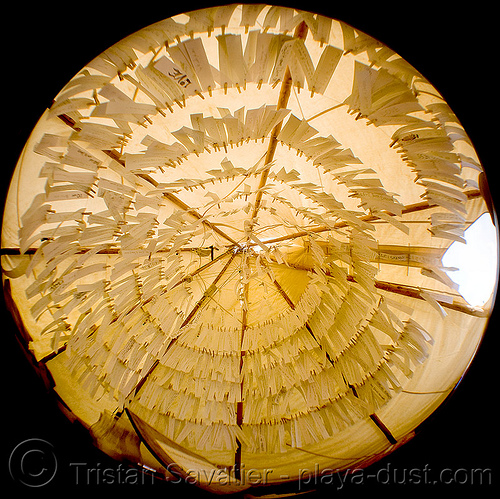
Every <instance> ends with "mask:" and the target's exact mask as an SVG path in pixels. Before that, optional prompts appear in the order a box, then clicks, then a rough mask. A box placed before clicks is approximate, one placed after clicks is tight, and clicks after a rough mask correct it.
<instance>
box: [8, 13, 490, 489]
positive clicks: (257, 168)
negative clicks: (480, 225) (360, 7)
mask: <svg viewBox="0 0 500 499" xmlns="http://www.w3.org/2000/svg"><path fill="white" fill-rule="evenodd" d="M287 86H290V91H289V94H287ZM480 172H482V168H481V166H480V164H479V161H478V158H477V156H476V153H475V151H474V148H473V146H472V144H471V143H470V141H469V139H468V137H467V134H466V132H465V131H464V130H463V128H462V126H461V124H460V122H459V121H458V119H457V117H456V116H455V115H454V114H453V112H452V111H451V110H450V109H449V107H448V106H447V104H446V103H445V102H444V100H443V98H442V97H441V95H440V94H439V93H438V92H437V91H436V90H435V89H434V88H433V87H432V86H431V85H430V84H429V83H428V82H427V81H426V80H425V78H424V77H423V76H422V75H420V74H419V73H418V71H417V70H415V69H414V68H412V67H411V66H410V65H409V64H407V63H406V62H405V61H404V60H402V59H401V58H400V57H399V56H398V55H397V54H395V53H393V52H392V51H391V50H390V49H388V48H387V47H384V46H383V45H382V44H380V43H379V42H377V41H376V40H374V39H372V38H370V37H369V36H367V35H365V34H363V33H360V32H358V31H356V30H355V29H354V28H352V27H350V26H347V25H345V24H343V23H341V22H338V21H334V20H331V19H328V18H325V17H322V16H319V15H316V14H312V13H309V12H303V11H295V10H292V9H288V8H284V7H271V6H266V5H253V4H252V5H229V6H223V7H214V8H210V9H206V10H201V11H196V12H191V13H187V14H183V15H181V16H177V17H175V18H172V19H167V20H165V21H161V22H159V23H157V24H154V25H152V26H150V27H147V28H145V29H144V30H141V31H139V32H137V33H135V34H133V35H131V36H130V37H128V38H126V39H125V40H123V41H121V42H119V43H118V44H116V45H114V46H113V47H111V48H109V49H108V50H106V51H105V52H103V54H102V55H101V56H99V57H97V58H96V59H95V60H93V61H92V62H91V63H89V65H88V66H87V67H85V68H83V69H82V71H80V72H79V73H78V74H77V75H76V76H75V77H74V78H73V79H72V80H71V81H70V82H69V83H68V84H67V85H66V87H64V88H63V89H62V90H61V92H60V93H59V94H58V95H57V96H56V97H55V101H54V103H53V105H52V107H51V108H50V109H48V110H47V111H46V112H45V113H44V115H43V116H42V117H41V119H40V121H39V123H38V124H37V126H36V127H35V129H34V130H33V133H32V136H31V137H30V139H29V141H28V143H27V144H26V147H25V150H24V151H23V154H22V156H21V159H20V161H19V163H18V165H17V168H16V171H15V173H14V176H13V179H12V183H11V188H10V190H9V194H8V198H7V202H6V209H5V214H4V220H3V227H2V248H4V249H3V255H2V268H3V271H4V279H9V280H10V285H11V288H12V297H13V300H14V303H15V304H16V306H17V308H18V310H19V313H20V315H21V318H22V321H23V323H24V325H25V327H26V329H27V331H28V332H29V334H30V335H31V338H32V341H31V342H30V344H29V348H30V349H31V350H32V351H33V352H34V354H35V356H36V358H37V359H38V360H39V361H40V362H46V363H47V366H48V368H49V370H50V372H51V373H52V375H53V376H54V379H55V381H56V387H55V389H56V391H57V392H58V394H59V395H60V396H61V397H62V398H63V399H64V400H65V401H66V403H67V404H68V405H69V407H70V408H71V410H72V411H73V412H74V414H75V415H76V417H77V418H79V419H80V420H81V421H82V422H83V423H84V424H85V425H86V426H88V427H89V428H90V431H91V432H92V435H93V436H94V438H95V439H96V441H97V443H98V445H99V446H101V448H103V449H104V450H105V451H106V452H108V453H110V454H111V455H113V456H115V457H116V456H119V455H123V456H124V457H127V458H129V459H132V458H133V459H135V460H136V461H138V462H141V461H142V462H144V463H146V464H147V465H148V466H151V462H152V461H154V460H155V459H156V460H157V461H158V462H157V463H156V466H157V467H158V468H161V469H163V470H165V469H166V467H167V465H168V464H169V462H167V461H169V460H170V461H171V462H176V464H177V465H178V466H180V468H181V469H182V472H183V473H184V476H186V475H185V474H186V472H187V470H188V469H189V468H190V467H191V468H192V467H193V466H194V467H195V468H196V469H197V470H198V471H199V473H198V477H200V476H201V475H203V474H204V475H203V476H205V477H206V476H207V475H206V474H207V473H208V474H209V475H210V473H212V475H210V476H213V473H214V470H224V471H221V472H220V476H219V475H217V476H218V483H217V484H215V483H214V482H215V481H212V482H210V481H208V482H207V480H205V481H203V480H202V479H200V485H201V486H203V487H206V488H209V489H213V490H216V489H217V491H218V492H228V493H229V492H234V491H235V490H239V489H244V488H246V487H248V484H249V482H248V480H245V478H249V477H248V474H247V475H245V473H246V472H245V471H244V470H242V472H241V473H242V475H241V476H238V472H237V471H235V468H237V467H238V465H239V464H244V468H246V470H249V469H252V470H258V471H259V473H261V474H262V475H261V476H264V474H265V477H266V480H268V482H269V483H274V482H279V481H280V476H284V475H287V476H289V477H291V478H297V477H298V474H299V470H301V469H305V468H310V469H311V470H313V469H315V465H316V464H317V465H319V467H320V468H323V467H325V468H333V469H342V468H346V467H349V466H351V465H353V464H356V465H359V466H362V465H363V464H364V463H368V462H371V461H372V460H373V459H376V458H377V457H380V456H381V455H383V453H385V452H390V451H391V450H393V448H395V444H394V443H391V441H390V438H394V439H395V440H396V441H398V442H403V441H404V440H405V438H407V436H408V435H410V434H411V432H412V431H413V430H414V429H415V428H416V427H417V426H418V425H419V424H420V423H421V422H422V421H423V420H424V419H425V418H426V417H427V416H428V415H429V414H430V413H431V412H432V411H433V410H435V408H436V407H437V406H438V405H439V404H440V403H441V401H442V400H443V399H444V398H445V397H446V395H447V394H448V393H449V392H450V391H451V390H452V389H453V387H454V385H455V384H456V383H457V381H458V380H459V379H460V377H461V375H462V374H463V372H464V370H465V368H466V367H467V365H468V364H469V362H470V360H471V358H472V356H473V354H474V352H475V349H476V348H477V345H478V343H479V341H480V339H481V337H482V333H483V330H484V327H485V323H486V321H487V316H488V310H487V309H480V308H473V307H471V306H470V305H468V304H467V303H466V302H465V300H464V299H463V298H462V297H461V296H460V294H459V293H458V291H457V287H456V286H455V285H454V283H453V281H452V280H451V279H450V278H449V277H448V274H447V273H446V272H445V269H443V268H442V263H441V258H442V255H443V253H444V251H445V250H446V249H447V248H448V246H449V245H450V244H451V243H452V242H453V241H463V232H464V230H465V229H466V228H467V227H468V225H469V224H471V223H473V222H474V221H475V220H476V219H477V218H478V217H479V216H480V215H481V214H482V213H484V212H486V211H487V209H486V205H485V203H484V201H483V198H482V196H481V193H480V191H479V188H478V175H479V173H480ZM112 414H114V416H115V417H116V419H115V418H113V417H112V416H111V415H112ZM127 414H128V415H129V416H130V419H131V421H130V422H129V421H128V418H127ZM373 414H376V415H377V417H378V420H379V421H382V424H383V425H385V427H386V430H387V431H388V432H389V435H390V436H391V435H392V437H390V438H389V437H388V436H387V434H385V433H384V430H383V427H381V426H380V425H378V426H377V424H376V423H374V418H371V417H370V416H372V415H373ZM130 423H132V425H134V429H133V428H132V425H131V424H130ZM136 433H138V435H137V434H136ZM386 433H387V432H386ZM138 436H139V437H140V439H141V440H142V442H143V444H145V446H146V447H144V445H143V446H142V447H141V446H140V445H139V441H138V439H137V437H138ZM396 445H397V444H396ZM146 448H147V450H146ZM141 449H142V450H141ZM151 449H156V453H153V454H151V452H150V451H151ZM183 449H184V450H183ZM183 452H184V454H183ZM200 463H201V464H200ZM203 463H205V464H206V463H210V464H209V465H208V464H207V465H206V466H207V467H204V466H205V464H203ZM200 470H203V473H201V471H200ZM165 472H166V471H165ZM219 479H220V480H219ZM224 480H226V481H229V482H231V483H230V485H231V486H227V487H224V486H223V485H221V483H222V481H224Z"/></svg>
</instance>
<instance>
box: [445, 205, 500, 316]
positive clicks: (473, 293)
mask: <svg viewBox="0 0 500 499" xmlns="http://www.w3.org/2000/svg"><path fill="white" fill-rule="evenodd" d="M464 238H465V240H466V241H467V244H463V243H460V242H454V243H452V244H451V245H450V247H449V248H448V250H447V251H446V253H445V254H444V256H443V259H442V262H443V265H444V266H445V267H456V268H458V270H453V271H448V275H449V276H450V278H451V279H453V281H455V282H456V283H457V284H458V285H459V292H460V294H461V295H462V296H463V297H464V299H465V300H466V301H467V302H468V303H469V304H470V305H471V306H473V307H481V306H483V305H484V304H485V303H487V302H488V301H489V300H490V298H491V296H492V293H493V292H494V291H495V286H496V281H497V272H498V264H497V258H498V241H497V233H496V229H495V226H494V225H493V224H492V222H491V217H490V215H489V214H488V213H485V214H484V215H481V216H480V217H479V218H478V219H477V220H476V221H475V222H474V223H473V224H472V225H471V226H470V227H469V228H468V229H467V230H466V231H465V234H464Z"/></svg>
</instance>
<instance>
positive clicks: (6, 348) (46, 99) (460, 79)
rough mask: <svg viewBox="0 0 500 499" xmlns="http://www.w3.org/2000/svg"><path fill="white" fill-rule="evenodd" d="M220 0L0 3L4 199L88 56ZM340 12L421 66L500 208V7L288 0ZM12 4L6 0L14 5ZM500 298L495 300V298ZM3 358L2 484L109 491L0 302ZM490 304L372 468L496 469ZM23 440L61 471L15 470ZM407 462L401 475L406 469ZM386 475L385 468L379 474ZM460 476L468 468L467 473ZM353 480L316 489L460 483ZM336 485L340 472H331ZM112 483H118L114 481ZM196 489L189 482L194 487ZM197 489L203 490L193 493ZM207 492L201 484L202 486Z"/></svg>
mask: <svg viewBox="0 0 500 499" xmlns="http://www.w3.org/2000/svg"><path fill="white" fill-rule="evenodd" d="M215 4H216V3H213V2H192V1H187V2H165V1H162V2H154V1H150V2H148V1H143V2H133V3H131V2H123V3H122V2H119V1H117V2H107V1H106V2H67V3H64V4H63V3H59V2H44V3H34V2H30V3H29V5H26V4H25V3H21V2H14V3H10V2H9V4H8V6H7V4H6V5H4V8H3V10H2V37H3V38H4V40H3V43H2V45H1V46H2V58H3V61H2V73H1V75H2V76H1V79H2V80H1V85H2V87H1V88H2V95H1V97H0V110H1V111H2V114H3V120H2V138H3V140H2V141H1V145H0V147H1V158H2V159H1V161H2V164H1V165H0V171H1V180H2V182H1V188H2V193H1V199H4V198H5V195H6V192H7V188H8V183H9V181H10V175H11V174H12V171H13V169H14V167H15V164H16V162H17V159H18V156H19V154H20V152H21V149H22V147H23V145H24V143H25V142H26V140H27V138H28V136H29V134H30V132H31V130H32V129H33V127H34V126H35V124H36V122H37V121H38V119H39V117H40V116H41V115H42V113H43V112H44V110H45V108H46V107H47V106H49V105H50V103H51V101H52V99H53V97H54V96H55V95H56V94H57V93H58V92H59V90H60V89H61V88H62V87H63V86H64V85H65V84H66V83H67V82H68V81H69V80H70V79H71V78H72V77H73V76H74V75H75V74H76V73H77V72H78V71H79V70H80V69H81V68H82V67H83V66H84V65H85V64H86V63H88V62H89V61H90V60H91V59H93V58H94V57H95V56H97V55H99V54H100V53H101V52H102V51H104V50H105V49H107V48H108V47H109V46H111V45H112V44H113V43H115V42H117V41H119V40H121V39H122V38H124V37H125V36H127V35H129V34H131V33H132V32H134V31H137V30H139V29H141V28H143V27H145V26H147V25H149V24H152V23H153V22H156V21H159V20H161V19H164V18H166V17H169V16H171V15H174V14H177V13H180V12H183V11H189V10H194V9H196V8H201V7H204V6H209V5H215ZM280 4H281V5H286V6H291V7H297V8H301V9H304V10H310V11H313V12H318V13H320V14H324V15H327V16H329V17H333V18H336V19H339V20H342V21H344V22H347V23H349V24H351V25H352V26H354V27H356V28H358V29H360V30H361V31H364V32H366V33H368V34H370V35H371V36H373V37H375V38H377V39H378V40H380V41H382V42H383V43H385V44H386V45H388V46H389V47H390V48H392V49H393V50H395V51H396V52H397V53H399V54H400V55H401V56H402V57H403V58H404V59H406V60H407V61H408V62H409V63H410V64H412V65H413V66H415V67H416V68H417V69H418V70H419V71H420V72H421V73H422V74H423V75H424V76H425V77H426V78H427V79H429V80H430V81H431V83H433V85H434V86H435V87H436V88H437V89H438V90H439V91H440V92H441V93H442V94H443V95H444V97H445V99H446V101H447V102H448V104H449V105H450V106H451V108H452V109H453V111H454V112H455V113H456V114H457V116H458V117H459V119H460V120H461V122H462V124H463V125H464V127H465V129H466V130H467V132H468V134H469V136H470V137H471V139H472V141H473V143H474V145H475V147H476V150H477V151H478V154H479V157H480V159H481V161H482V164H483V166H484V168H485V170H486V173H487V175H488V177H489V182H490V188H491V190H492V193H493V196H494V199H495V200H496V203H497V206H498V200H497V199H496V198H497V195H496V192H497V182H498V179H497V176H496V175H497V169H498V142H499V139H500V136H499V130H498V118H497V115H498V111H499V109H498V107H499V106H498V102H499V90H498V81H499V77H498V73H497V71H496V66H497V60H498V57H499V44H498V32H499V26H498V24H497V19H498V16H497V10H498V9H495V3H494V2H470V3H465V2H453V3H451V2H425V3H424V2H370V3H366V4H365V3H364V2H361V3H360V2H346V1H344V2H342V3H341V2H332V3H331V4H329V3H325V2H324V0H323V1H309V2H304V1H303V2H286V3H284V2H283V3H280ZM7 7H8V8H7ZM497 308H498V307H497ZM1 314H2V315H1V318H2V322H1V329H0V335H1V336H2V343H1V344H2V346H3V349H2V351H1V356H2V360H3V363H2V364H3V365H2V367H3V369H2V381H1V385H0V386H1V394H2V399H1V400H2V403H1V406H0V407H1V409H2V413H3V416H4V417H3V442H2V447H3V451H4V452H3V456H2V464H1V465H0V469H1V472H2V476H5V478H4V479H2V482H1V483H0V488H4V487H3V485H5V486H7V487H13V488H14V490H16V491H17V492H19V493H23V494H30V493H40V492H50V491H56V490H57V491H59V490H61V491H66V492H70V491H77V490H78V491H79V490H82V492H84V493H85V492H86V491H89V490H91V489H92V491H93V493H97V494H98V495H100V493H101V492H104V493H109V492H111V490H110V489H111V488H114V489H116V488H117V487H118V485H117V484H115V485H114V486H111V485H101V486H100V487H94V486H93V485H92V484H90V485H85V484H82V483H80V484H79V485H76V484H75V472H74V468H72V467H70V466H69V464H70V463H74V462H86V463H89V467H92V466H97V463H99V465H100V466H101V468H104V467H106V466H107V465H109V466H112V467H114V468H116V464H114V463H113V462H111V461H110V460H109V459H108V458H107V457H106V456H104V455H103V454H101V453H100V452H99V451H97V450H96V449H95V448H93V447H92V445H91V443H90V442H89V440H88V437H87V434H86V432H85V431H83V430H82V429H81V428H79V427H78V425H75V424H71V423H70V422H69V421H68V420H67V419H66V418H65V417H64V416H63V415H62V414H61V413H60V412H59V410H58V409H57V407H56V406H55V405H54V402H53V400H51V399H50V398H49V397H47V395H46V393H45V391H44V390H43V387H42V386H41V384H40V383H39V381H38V379H37V377H36V376H35V375H34V374H33V373H32V370H31V368H30V366H29V364H28V362H27V361H26V360H25V357H24V356H23V354H22V352H21V350H20V349H19V347H18V346H17V344H16V342H15V340H14V336H13V333H14V330H15V325H14V324H13V321H12V320H11V318H10V316H9V314H8V313H7V312H6V310H5V307H4V306H3V304H2V307H1ZM498 325H499V319H498V311H495V312H494V314H493V317H492V318H491V320H490V325H489V328H488V330H487V332H486V334H485V337H484V340H483V342H482V345H481V347H480V349H479V351H478V353H477V355H476V358H475V360H474V361H473V363H472V365H471V367H470V369H469V371H468V373H467V374H466V375H465V377H464V378H463V380H462V382H461V383H460V385H459V387H458V388H457V389H456V390H455V393H454V394H453V395H452V396H451V397H450V398H449V399H448V400H447V401H446V403H445V404H443V405H442V406H441V407H440V408H439V409H438V410H437V411H436V412H435V413H434V414H433V415H432V416H431V418H429V420H428V421H427V422H426V423H425V424H424V425H423V426H422V428H421V429H420V431H419V433H418V435H417V437H416V438H414V439H413V440H412V441H411V442H409V443H407V444H406V445H404V446H403V447H402V448H400V449H399V450H397V451H396V452H395V453H393V454H392V455H391V456H389V457H388V458H386V459H384V460H382V461H380V462H379V463H376V464H375V465H373V467H372V468H371V469H370V471H371V473H373V474H376V473H377V471H378V470H381V469H387V467H388V466H389V467H390V469H394V468H397V469H398V470H403V469H406V470H410V469H412V468H417V469H423V468H424V466H425V465H427V466H428V468H430V469H432V470H436V472H439V471H440V470H442V469H444V468H450V469H452V470H458V469H462V468H463V469H465V470H472V469H478V468H483V469H484V468H491V469H493V474H492V480H493V483H494V484H495V482H496V481H497V480H498V477H497V475H496V474H495V471H496V463H497V455H498V452H497V450H496V449H497V446H498V426H497V421H498V404H497V398H498V396H497V394H498V391H499V388H498V384H497V383H498V371H497V369H498V361H497V341H496V336H497V331H498ZM28 438H42V439H45V440H47V441H48V442H50V443H51V444H52V445H53V446H54V449H55V453H56V455H57V457H58V462H59V470H58V473H57V475H56V477H55V478H54V480H53V481H52V482H51V483H50V484H49V485H47V486H46V487H45V488H43V489H30V488H27V487H25V486H23V485H20V484H19V483H16V482H15V481H13V480H12V478H11V477H10V476H9V474H8V458H9V455H10V453H11V451H12V450H13V449H14V447H15V446H16V445H17V444H19V443H20V442H22V441H23V440H25V439H28ZM401 473H402V471H401V472H400V474H399V475H397V476H396V478H398V477H399V478H401V477H402V474H401ZM379 476H381V475H379ZM460 476H461V477H463V476H464V475H463V474H461V475H460ZM375 482H376V481H375V480H372V481H369V480H367V481H366V483H364V484H362V485H350V486H349V487H345V488H344V489H342V490H340V491H337V490H335V487H333V488H332V487H329V488H328V487H320V489H321V490H320V492H319V493H318V496H319V495H320V496H321V497H331V496H334V495H342V494H343V495H346V494H347V493H348V492H356V493H372V492H376V493H391V492H396V493H397V494H398V495H399V494H401V493H403V494H404V493H406V492H407V491H409V490H414V491H416V492H419V493H424V494H432V495H433V494H434V493H435V492H438V493H443V492H444V493H447V492H453V491H454V489H455V488H456V487H457V485H443V484H441V485H440V484H433V485H430V484H423V483H419V484H411V483H406V485H404V486H403V485H399V484H397V483H396V484H395V483H393V482H394V480H392V481H391V483H387V484H386V483H375ZM335 483H336V482H335ZM462 489H464V491H467V490H468V491H469V492H472V493H474V494H477V495H478V496H479V497H489V496H491V494H492V492H493V490H492V489H493V487H489V486H485V485H479V484H478V483H474V484H464V485H461V486H460V489H457V490H456V491H455V492H458V491H459V490H460V491H461V490H462ZM115 492H116V490H115ZM119 492H120V493H121V494H125V493H128V492H133V493H138V494H141V493H142V492H146V489H144V488H141V487H140V486H139V485H128V486H125V485H119ZM149 492H150V493H154V494H164V493H168V494H169V495H170V496H171V497H178V496H180V495H181V494H183V493H186V490H184V488H183V487H179V486H169V487H165V486H159V485H158V484H156V485H155V487H154V490H150V491H149ZM187 492H189V491H187ZM194 492H196V491H194ZM202 495H205V494H202Z"/></svg>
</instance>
